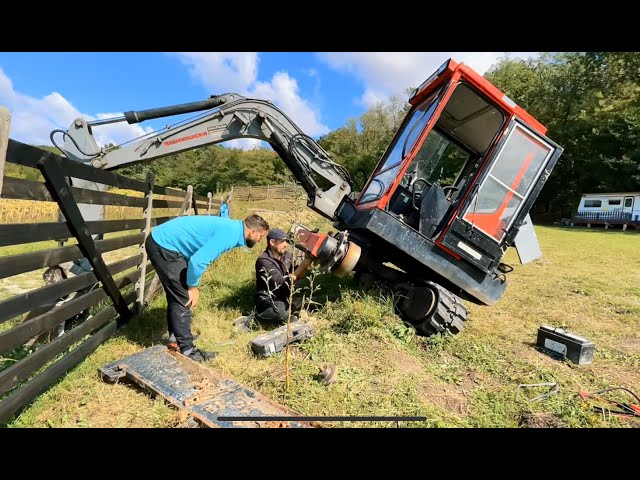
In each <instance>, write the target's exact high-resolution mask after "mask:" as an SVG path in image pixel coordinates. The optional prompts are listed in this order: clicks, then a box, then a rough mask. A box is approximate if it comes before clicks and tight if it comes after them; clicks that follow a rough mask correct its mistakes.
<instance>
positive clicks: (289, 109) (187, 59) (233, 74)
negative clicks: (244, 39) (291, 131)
mask: <svg viewBox="0 0 640 480" xmlns="http://www.w3.org/2000/svg"><path fill="white" fill-rule="evenodd" d="M170 55H172V56H176V57H178V58H179V59H180V61H181V62H182V63H184V64H185V65H187V66H188V68H189V74H190V75H191V76H192V77H193V78H194V79H195V80H196V81H198V82H199V83H201V84H202V85H203V86H204V87H206V88H207V89H208V90H209V91H210V92H211V94H221V93H231V92H234V93H239V94H241V95H246V96H248V97H253V98H258V99H262V100H270V101H272V102H273V103H274V104H275V105H277V106H278V107H279V108H281V109H282V110H283V111H284V113H285V114H286V115H287V116H288V117H290V118H291V119H292V120H293V121H294V122H295V123H296V124H297V125H298V126H299V127H300V129H301V130H302V131H303V132H305V133H306V134H307V135H311V136H318V135H322V134H324V133H327V132H328V131H329V128H328V127H327V126H326V125H325V124H323V123H322V121H321V119H320V113H319V112H318V110H317V109H314V108H313V106H312V104H311V102H309V100H307V99H305V98H302V96H301V95H300V91H299V87H298V82H297V80H296V79H295V78H293V77H291V76H290V75H289V74H288V73H287V72H283V71H281V72H277V73H275V74H274V75H273V77H272V78H271V80H269V81H258V80H257V78H258V64H259V57H258V55H257V53H253V52H251V53H248V52H240V53H239V52H231V53H214V52H198V53H171V54H170ZM305 73H307V74H309V75H313V74H314V72H313V71H307V72H305ZM256 144H257V141H252V140H248V139H240V140H239V141H231V142H225V143H224V145H226V146H233V147H240V148H243V149H245V150H246V149H251V148H254V147H255V145H256Z"/></svg>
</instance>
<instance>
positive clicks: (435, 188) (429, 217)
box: [418, 183, 450, 238]
mask: <svg viewBox="0 0 640 480" xmlns="http://www.w3.org/2000/svg"><path fill="white" fill-rule="evenodd" d="M449 207H450V204H449V201H448V200H447V198H446V196H445V194H444V190H443V189H442V187H441V186H440V185H438V184H437V183H435V184H433V185H431V186H427V187H425V189H424V190H423V191H422V194H421V195H420V221H419V224H418V226H419V230H418V231H419V232H420V233H421V234H422V235H424V236H425V237H428V238H431V237H432V236H433V234H434V233H435V231H436V229H437V228H438V225H440V222H441V221H442V218H443V217H444V215H445V214H446V213H447V210H448V209H449Z"/></svg>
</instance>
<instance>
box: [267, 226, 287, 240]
mask: <svg viewBox="0 0 640 480" xmlns="http://www.w3.org/2000/svg"><path fill="white" fill-rule="evenodd" d="M286 239H287V234H286V233H284V231H283V230H280V229H279V228H272V229H271V230H269V233H268V234H267V240H286Z"/></svg>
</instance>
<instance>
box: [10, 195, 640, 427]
mask: <svg viewBox="0 0 640 480" xmlns="http://www.w3.org/2000/svg"><path fill="white" fill-rule="evenodd" d="M254 209H257V211H258V213H261V214H263V215H264V216H265V217H267V219H268V221H269V222H270V223H271V224H272V226H281V227H284V228H288V225H289V223H290V221H291V220H293V219H295V218H296V217H297V219H298V221H302V222H303V223H306V224H308V225H310V226H312V227H313V226H322V227H327V226H328V224H327V223H326V222H323V221H322V220H320V219H318V218H317V217H315V216H314V215H313V214H311V213H310V211H309V210H307V209H304V210H300V209H299V208H298V207H297V208H294V209H291V205H289V204H282V203H277V202H274V201H266V202H258V203H254V204H252V205H238V204H235V205H234V206H233V209H232V215H233V216H235V217H238V218H240V217H242V216H243V215H244V214H246V212H247V211H249V210H254ZM274 210H276V211H281V212H282V211H284V212H287V213H284V214H283V213H277V212H274ZM536 231H537V233H538V237H539V240H540V243H541V246H542V250H543V253H544V257H543V259H540V260H538V261H535V262H533V263H531V264H528V265H523V266H521V265H519V264H518V262H517V256H516V255H515V252H512V251H509V252H508V253H507V257H506V259H505V261H506V262H507V263H509V264H511V265H513V266H514V267H515V269H514V271H513V272H512V273H510V274H509V275H508V279H509V286H508V287H507V292H506V294H505V295H504V297H503V298H502V300H501V301H500V302H499V303H498V304H497V305H496V306H494V307H481V306H476V305H469V304H468V303H467V306H468V308H469V311H470V315H469V321H468V322H467V327H466V329H465V331H464V332H463V333H462V334H460V335H458V336H455V337H433V338H429V339H425V338H422V337H416V336H415V335H414V334H413V330H412V329H410V328H407V327H405V326H404V325H403V324H402V322H401V321H400V320H399V319H398V317H397V316H396V315H395V314H394V313H393V304H392V299H391V298H389V297H388V296H386V295H385V294H384V293H383V292H370V293H363V292H361V291H360V290H358V289H357V288H356V286H355V284H354V283H353V282H352V281H351V280H345V281H341V282H339V281H338V280H337V279H336V278H334V277H328V276H326V275H317V276H315V284H316V285H319V286H320V289H319V290H316V291H315V292H314V295H313V298H314V300H315V301H317V302H320V303H321V307H320V309H319V310H318V311H316V312H313V313H312V315H313V320H312V321H313V322H314V324H315V326H316V329H317V333H316V335H315V336H314V337H313V338H311V339H309V340H307V341H306V342H304V343H303V344H302V345H300V346H299V347H296V348H294V349H292V357H291V384H290V387H289V389H288V390H287V391H286V390H285V381H284V363H285V360H284V354H278V355H275V356H273V357H271V358H267V359H257V358H255V357H253V356H252V355H251V352H250V349H249V345H248V343H249V340H250V339H251V338H253V337H254V336H255V335H257V334H258V333H259V332H251V333H237V332H235V331H234V328H233V325H232V322H233V320H234V319H235V318H237V317H238V316H239V315H241V314H244V313H247V312H248V311H250V310H251V308H252V294H253V282H254V279H253V264H254V261H255V258H256V256H257V255H259V253H260V251H261V250H262V248H264V244H262V245H259V246H257V247H256V248H255V249H253V250H251V251H249V250H247V251H245V250H243V249H236V250H233V251H231V252H228V253H226V254H224V255H223V257H221V258H220V259H219V260H218V261H216V262H215V263H214V264H213V265H212V266H211V267H210V268H209V270H208V271H207V273H206V274H205V276H204V278H203V283H202V288H201V301H200V302H201V303H200V305H199V306H198V308H197V310H196V312H195V316H194V325H193V328H194V330H195V331H196V332H197V333H199V334H200V339H199V340H198V342H197V343H199V345H200V346H201V347H203V348H205V349H210V350H215V351H217V352H219V355H218V357H217V358H216V359H215V360H213V361H212V362H211V366H212V367H214V368H216V369H218V370H220V371H221V372H222V373H224V374H226V375H229V376H231V377H233V378H234V379H236V380H238V381H240V382H243V383H245V384H246V385H248V386H250V387H252V388H255V389H257V390H258V391H260V392H261V393H263V394H266V395H267V396H269V397H271V398H273V399H274V400H277V401H279V402H281V403H282V404H285V405H287V406H289V407H291V408H293V409H294V410H296V411H298V412H300V413H302V414H307V415H331V416H337V415H367V416H391V415H421V416H426V417H427V421H426V422H417V423H410V422H407V423H406V424H405V423H402V424H401V426H407V427H637V426H640V419H628V418H623V417H616V416H612V415H608V414H601V413H595V412H593V411H592V410H590V409H588V408H586V407H587V406H586V404H584V403H583V402H582V401H581V400H580V398H579V397H578V396H577V394H578V393H579V392H580V391H581V390H582V391H594V390H599V389H602V388H606V387H611V386H625V387H627V388H630V389H632V390H634V391H635V392H636V393H640V269H638V265H639V264H640V235H638V234H637V233H634V232H621V231H611V230H610V231H604V230H595V229H593V230H586V229H577V228H576V229H568V228H552V227H536ZM3 290H5V291H4V292H3ZM6 290H7V286H6V285H5V284H4V283H3V284H2V285H0V298H1V296H2V293H5V294H7V292H6ZM165 307H166V303H165V300H164V298H163V297H162V296H161V297H158V298H156V300H154V302H153V303H152V305H150V308H149V309H148V310H147V311H146V312H145V313H144V314H143V315H142V316H141V317H139V318H138V319H136V320H135V321H133V322H132V323H131V324H130V325H129V326H127V327H125V328H124V329H122V330H121V331H120V332H119V333H118V334H117V335H116V336H115V337H113V338H112V339H110V340H109V341H108V342H106V343H105V344H104V345H102V346H101V347H100V348H99V349H98V350H97V351H96V352H95V353H93V354H92V355H91V356H90V357H89V358H88V359H87V360H86V361H84V362H83V363H82V364H81V365H79V366H78V367H77V368H75V369H74V370H73V371H71V372H70V373H69V374H68V375H67V376H66V377H65V378H64V379H63V380H61V381H60V382H59V383H58V384H57V385H55V386H54V387H52V388H51V389H50V390H49V391H48V392H47V393H45V394H44V395H42V396H41V397H40V398H39V399H37V400H36V401H35V402H34V403H33V405H32V406H31V407H30V408H28V409H26V410H25V411H24V412H23V413H22V414H21V415H20V416H19V417H18V418H17V419H16V420H15V421H14V422H13V423H12V424H11V426H12V427H171V426H178V425H179V423H180V419H179V415H178V413H177V412H176V411H175V410H173V409H172V408H171V407H168V406H166V405H165V404H164V403H163V401H161V400H156V399H152V398H151V397H149V396H148V395H147V394H145V393H142V392H141V391H140V390H137V389H136V388H134V387H132V386H125V385H110V384H106V383H104V382H102V380H101V379H100V377H99V375H98V368H99V367H100V366H102V365H104V364H106V363H108V362H111V361H114V360H117V359H119V358H121V357H123V356H126V355H129V354H131V353H134V352H136V351H139V350H141V349H143V348H145V347H148V346H151V345H154V344H157V343H160V342H161V337H162V334H163V333H164V331H165V329H166V325H165ZM540 325H551V326H561V327H564V328H567V329H568V330H569V331H571V332H573V333H575V334H578V335H581V336H584V337H587V338H588V339H590V340H592V341H593V342H595V344H596V352H595V355H594V361H593V363H592V364H590V365H574V364H572V363H570V362H566V361H558V360H555V359H553V358H551V357H549V356H547V355H546V354H544V353H542V352H540V351H538V350H537V349H536V348H535V340H536V333H537V329H538V327H539V326H540ZM325 362H331V363H334V364H335V365H336V366H337V368H338V379H337V382H336V383H334V384H332V385H329V386H323V385H321V384H320V383H319V382H318V381H317V380H316V379H315V375H316V374H317V373H318V368H319V366H320V365H322V364H323V363H325ZM552 381H555V382H557V383H558V384H559V390H558V392H557V393H556V394H555V395H552V396H549V397H548V398H546V399H544V400H542V401H537V402H531V401H529V399H531V398H533V397H535V396H537V395H539V394H542V393H545V391H546V389H545V388H536V387H532V388H522V389H519V390H518V391H517V390H516V388H517V387H518V385H520V384H536V383H541V382H552ZM620 399H621V400H624V401H625V402H629V401H630V400H631V399H630V397H620ZM328 426H343V427H356V426H376V427H396V426H397V425H396V424H395V423H390V422H378V423H375V422H371V423H362V422H359V423H348V422H344V423H331V424H328Z"/></svg>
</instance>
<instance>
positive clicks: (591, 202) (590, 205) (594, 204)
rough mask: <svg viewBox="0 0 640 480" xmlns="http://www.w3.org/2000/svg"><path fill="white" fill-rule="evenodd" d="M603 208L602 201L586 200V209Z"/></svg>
mask: <svg viewBox="0 0 640 480" xmlns="http://www.w3.org/2000/svg"><path fill="white" fill-rule="evenodd" d="M601 206H602V201H600V200H585V201H584V208H600V207H601Z"/></svg>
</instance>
